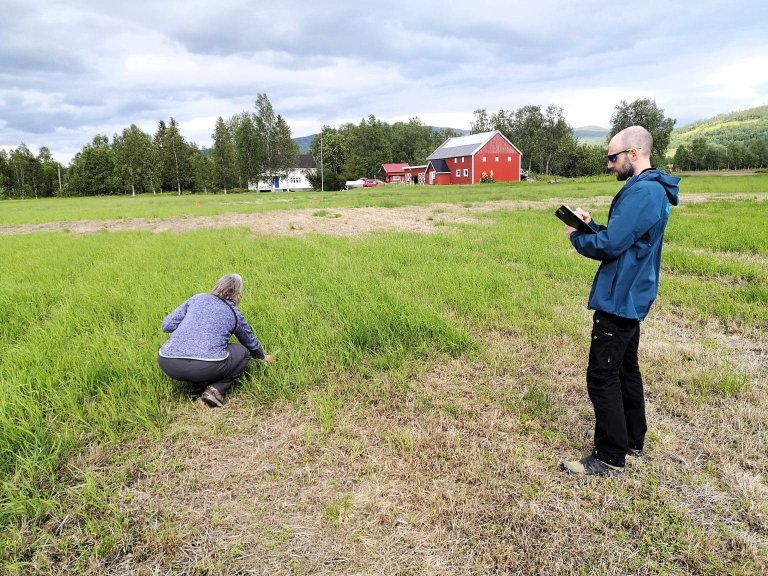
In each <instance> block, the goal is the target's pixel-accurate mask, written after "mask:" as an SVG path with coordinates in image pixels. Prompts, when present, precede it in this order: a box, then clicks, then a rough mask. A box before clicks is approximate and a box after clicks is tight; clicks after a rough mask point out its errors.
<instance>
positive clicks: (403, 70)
mask: <svg viewBox="0 0 768 576" xmlns="http://www.w3.org/2000/svg"><path fill="white" fill-rule="evenodd" d="M764 6H765V5H764V3H763V2H762V1H760V2H758V1H752V0H748V1H721V0H714V1H712V0H710V1H708V2H701V1H699V0H697V1H689V0H682V1H678V2H675V1H671V2H661V1H656V0H647V1H646V2H626V1H618V0H602V1H593V0H581V1H578V0H573V1H564V0H563V1H556V0H533V1H527V2H522V1H519V0H499V1H494V0H473V1H461V0H440V1H435V0H421V1H419V0H415V1H414V0H410V1H399V0H396V1H392V2H386V1H384V2H367V1H365V0H362V1H361V0H357V1H348V0H323V1H318V0H269V1H267V0H252V1H248V0H207V1H206V0H131V1H129V2H119V1H118V0H68V1H65V0H45V1H43V0H0V148H5V149H6V150H8V149H10V148H16V147H17V146H19V144H20V143H22V142H23V143H25V144H26V145H27V146H28V147H29V148H30V149H31V150H32V152H33V153H37V152H38V151H39V148H40V146H47V147H48V148H50V149H51V151H52V152H53V155H54V158H56V159H57V160H59V161H61V162H64V163H67V162H69V161H70V160H71V158H72V156H73V155H74V154H75V153H77V152H78V151H79V150H81V149H82V147H83V146H84V145H85V144H87V143H89V142H90V141H91V140H92V139H93V137H94V136H95V135H96V134H106V135H108V136H109V137H110V138H111V137H112V136H113V135H114V134H115V133H118V132H121V131H122V130H123V129H124V128H126V127H128V126H130V125H131V124H136V125H137V126H139V127H140V128H142V129H143V130H145V131H146V132H148V133H150V134H153V133H154V131H155V129H156V127H157V122H158V121H159V120H160V119H165V120H167V119H169V118H170V117H171V116H173V117H174V118H176V120H177V121H178V122H179V124H180V126H181V129H182V133H183V134H184V136H185V137H186V139H187V140H189V141H192V142H196V143H197V144H199V145H200V146H210V145H211V132H213V126H214V123H215V121H216V118H217V117H218V116H223V117H224V118H225V119H226V118H229V117H230V116H231V115H232V114H235V113H238V112H242V111H244V110H253V105H254V102H255V99H256V95H257V94H258V93H261V92H263V93H266V94H267V95H268V96H269V99H270V100H271V102H272V105H273V107H274V109H275V111H276V112H277V113H280V114H282V115H283V116H284V117H285V118H286V120H287V121H288V123H289V125H290V126H291V129H292V131H293V135H294V136H305V135H308V134H313V133H316V132H318V131H319V130H320V128H321V127H322V126H323V125H325V124H327V125H330V126H333V127H338V126H339V125H341V124H343V123H345V122H354V123H358V122H359V121H360V120H361V118H363V117H366V116H368V115H369V114H374V115H375V116H376V117H377V118H379V119H381V120H384V121H386V122H390V123H391V122H396V121H398V120H407V119H408V118H410V117H413V116H418V117H419V118H420V119H421V120H422V121H423V122H424V123H425V124H430V125H434V126H445V127H452V128H465V129H468V128H469V125H470V122H471V121H472V119H473V118H474V115H473V111H474V110H475V109H477V108H485V109H487V110H488V111H489V112H495V111H497V110H499V109H500V108H503V109H506V110H516V109H517V108H519V107H521V106H525V105H528V104H538V105H541V106H543V107H544V106H547V105H549V104H556V105H558V106H562V107H563V109H564V113H565V116H566V119H567V120H568V122H569V123H570V124H571V126H573V127H580V126H586V125H597V126H602V127H608V126H609V125H610V116H611V113H612V111H613V108H614V106H615V105H616V104H617V103H618V102H620V101H621V100H627V101H632V100H634V99H636V98H652V99H655V100H656V103H657V104H658V105H659V106H660V107H661V108H663V109H664V111H665V113H666V115H667V116H671V117H673V118H677V120H678V124H677V126H678V127H680V126H682V125H684V124H687V123H690V122H693V121H695V120H700V119H702V118H707V117H710V116H713V115H715V114H719V113H723V112H730V111H733V110H740V109H744V108H749V107H752V106H758V105H762V104H768V16H766V12H767V11H766V10H765V8H764Z"/></svg>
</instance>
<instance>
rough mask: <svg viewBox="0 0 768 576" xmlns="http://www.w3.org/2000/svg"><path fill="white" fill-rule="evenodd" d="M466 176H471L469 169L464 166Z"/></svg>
mask: <svg viewBox="0 0 768 576" xmlns="http://www.w3.org/2000/svg"><path fill="white" fill-rule="evenodd" d="M464 176H469V170H467V169H466V168H464Z"/></svg>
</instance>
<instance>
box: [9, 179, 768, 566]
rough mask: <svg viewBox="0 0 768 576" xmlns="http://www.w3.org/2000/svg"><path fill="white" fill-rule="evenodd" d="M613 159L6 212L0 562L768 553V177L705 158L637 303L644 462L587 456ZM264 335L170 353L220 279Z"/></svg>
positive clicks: (749, 556) (380, 562)
mask: <svg viewBox="0 0 768 576" xmlns="http://www.w3.org/2000/svg"><path fill="white" fill-rule="evenodd" d="M618 188H619V186H618V184H617V183H616V182H615V180H612V179H609V178H607V177H606V178H596V179H590V180H579V181H571V182H564V183H562V184H559V185H549V184H547V183H544V182H539V183H532V182H528V183H526V182H522V183H516V184H513V185H509V184H507V185H504V184H495V185H486V186H483V185H481V186H473V187H458V186H454V187H434V188H431V187H403V188H395V187H385V188H382V189H367V190H354V191H346V192H326V193H317V192H314V193H290V194H279V193H278V194H256V193H247V194H228V195H226V196H224V195H212V194H211V195H197V196H189V195H187V196H181V197H178V196H175V195H158V196H137V197H135V198H132V197H106V198H68V199H46V200H23V201H8V202H3V203H0V255H1V261H2V268H3V274H2V276H0V384H1V385H2V390H3V395H2V396H0V573H3V574H10V575H16V574H18V575H22V574H49V573H50V574H93V575H97V574H132V575H133V574H139V575H143V574H146V575H149V574H169V575H170V574H199V575H208V574H210V575H214V574H216V575H219V574H222V575H223V574H393V575H394V574H403V575H405V574H419V575H421V574H424V575H465V574H672V575H684V574H712V575H715V574H744V575H747V574H759V573H765V572H766V571H768V485H767V484H766V475H767V474H768V448H767V446H768V394H767V392H768V378H767V375H768V336H767V335H766V327H767V326H768V305H767V304H768V234H766V225H765V222H766V221H768V176H766V175H762V176H738V177H729V178H724V177H717V176H707V177H688V178H685V179H684V180H683V181H682V182H681V205H680V206H679V207H676V208H673V211H672V216H671V220H670V224H669V227H668V230H667V240H666V243H665V248H664V256H663V275H662V280H661V289H660V293H659V297H658V299H657V301H656V303H655V304H654V308H653V309H652V311H651V314H650V315H649V317H648V319H647V320H646V321H645V322H644V323H643V328H642V330H643V333H642V337H641V345H640V355H641V367H642V369H643V371H644V377H645V382H646V397H647V402H648V404H647V410H648V421H649V435H648V439H647V444H646V450H645V452H646V456H645V457H644V458H642V459H639V460H637V461H631V462H629V463H628V466H627V471H626V473H625V474H624V476H623V477H619V478H610V479H587V480H583V479H577V478H573V477H569V476H567V475H565V474H564V473H563V472H560V471H559V470H558V463H559V462H560V460H562V459H563V458H565V457H569V458H570V457H575V456H579V455H582V454H585V453H586V452H587V451H588V450H589V444H588V442H587V441H586V440H585V439H584V436H583V433H584V431H585V430H587V429H588V428H590V427H591V426H592V422H593V420H592V410H591V405H590V403H589V400H588V398H587V394H586V385H585V382H584V372H585V368H586V359H587V351H588V340H589V330H590V318H591V313H590V312H589V311H588V310H587V309H586V301H587V296H588V294H589V289H590V285H591V281H592V277H593V275H594V272H595V270H596V267H597V264H596V263H594V262H591V261H588V260H587V259H584V258H582V257H580V256H579V255H578V254H576V253H575V251H574V250H573V249H572V248H571V246H570V244H569V243H568V241H567V239H566V237H565V235H564V232H563V227H562V225H561V223H560V222H559V220H557V219H556V218H555V217H554V216H553V214H552V213H553V211H554V209H555V208H556V207H557V206H559V205H560V204H561V203H563V202H565V203H568V204H570V205H571V206H574V207H575V206H577V205H580V206H582V207H584V208H585V209H590V210H592V212H593V215H594V217H595V220H597V221H598V222H604V221H605V220H606V216H607V210H608V206H609V204H610V199H611V197H612V196H613V194H614V193H615V192H616V191H617V190H618ZM232 271H235V272H239V273H240V274H242V276H243V278H244V281H245V294H244V296H243V300H242V302H241V306H240V307H241V309H242V310H243V312H244V313H245V315H246V317H247V318H249V321H250V322H251V325H252V326H253V329H254V332H255V333H256V335H257V336H258V337H259V339H260V341H261V342H262V344H263V345H264V348H265V350H266V352H267V353H275V362H274V363H272V364H269V365H263V364H259V363H254V364H253V365H252V366H251V369H250V372H249V375H248V376H247V377H246V378H245V380H244V381H243V382H242V383H241V385H239V386H237V387H236V388H235V390H234V391H233V392H232V393H231V394H230V396H229V397H228V402H227V404H226V406H225V407H224V408H223V409H220V410H212V409H209V408H207V407H205V406H201V405H200V404H199V403H197V402H194V401H192V400H190V399H189V397H188V396H187V394H186V393H185V390H184V389H183V387H182V386H181V385H180V384H178V383H175V382H173V381H171V380H169V379H168V378H166V377H165V376H164V375H163V374H162V373H161V372H160V370H159V369H158V368H157V365H156V361H155V355H156V352H157V349H158V347H159V346H160V344H161V343H162V342H163V341H164V335H163V334H162V333H161V332H160V323H161V320H162V318H163V316H164V315H165V314H166V313H167V312H169V311H170V310H172V309H173V308H175V307H176V306H177V305H178V304H179V303H180V302H181V301H182V300H184V299H185V298H187V297H188V296H190V295H192V294H194V293H196V292H204V291H208V290H210V288H211V286H212V284H213V282H215V280H216V279H218V278H219V276H221V275H222V274H224V273H226V272H232Z"/></svg>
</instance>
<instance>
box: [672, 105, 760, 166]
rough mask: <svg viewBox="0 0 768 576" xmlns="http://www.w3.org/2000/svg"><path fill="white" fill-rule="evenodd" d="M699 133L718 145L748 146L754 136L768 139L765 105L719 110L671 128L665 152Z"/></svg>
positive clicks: (686, 143) (673, 151)
mask: <svg viewBox="0 0 768 576" xmlns="http://www.w3.org/2000/svg"><path fill="white" fill-rule="evenodd" d="M698 137H703V138H705V139H706V141H707V143H708V144H716V145H719V146H727V145H728V144H730V143H732V142H739V143H741V144H743V145H745V146H749V144H751V143H752V142H754V141H755V140H764V141H768V105H767V106H758V107H757V108H749V109H747V110H741V111H739V112H729V113H727V114H718V115H717V116H713V117H712V118H709V119H707V120H699V121H698V122H693V123H692V124H687V125H685V126H683V127H682V128H680V129H679V130H673V131H672V138H671V140H670V143H669V150H668V151H667V154H670V155H671V154H674V153H675V151H676V150H677V149H678V148H679V147H680V146H681V145H684V146H689V145H690V144H691V142H692V141H693V139H694V138H698Z"/></svg>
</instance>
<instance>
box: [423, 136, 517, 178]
mask: <svg viewBox="0 0 768 576" xmlns="http://www.w3.org/2000/svg"><path fill="white" fill-rule="evenodd" d="M521 161H522V153H521V152H520V150H518V149H517V148H516V147H515V145H514V144H512V142H510V141H509V140H508V139H507V138H506V137H505V136H504V135H503V134H502V133H501V132H499V131H498V130H494V131H493V132H481V133H479V134H470V135H469V136H460V137H458V138H448V139H447V140H446V141H445V142H443V143H442V144H441V145H440V147H438V148H437V150H435V151H434V152H432V154H430V155H429V156H427V168H426V171H425V175H424V183H425V184H477V183H479V182H480V181H481V180H482V178H483V176H484V175H485V176H486V177H488V178H493V179H494V180H496V181H497V182H516V181H518V180H520V165H521Z"/></svg>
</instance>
